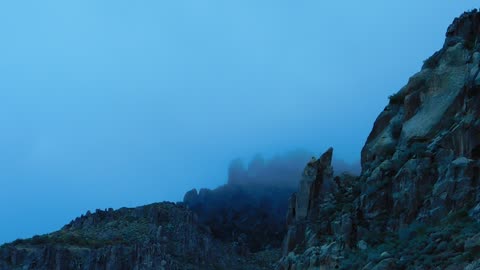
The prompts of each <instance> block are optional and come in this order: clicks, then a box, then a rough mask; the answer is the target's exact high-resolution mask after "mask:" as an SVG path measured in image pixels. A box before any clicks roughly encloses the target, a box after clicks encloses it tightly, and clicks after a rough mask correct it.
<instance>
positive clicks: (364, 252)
mask: <svg viewBox="0 0 480 270" xmlns="http://www.w3.org/2000/svg"><path fill="white" fill-rule="evenodd" d="M479 73H480V13H479V12H477V11H476V10H474V11H472V12H468V13H464V14H463V15H462V16H461V17H459V18H457V19H455V21H454V22H453V24H452V25H451V26H450V27H449V28H448V30H447V34H446V41H445V45H444V46H443V48H442V49H441V50H440V51H438V52H436V53H435V54H434V55H433V56H432V57H430V58H429V59H428V60H426V61H425V63H424V65H423V67H422V70H421V71H420V72H419V73H417V74H415V75H414V76H413V77H411V78H410V80H409V81H408V83H407V85H406V86H405V87H403V88H402V89H400V91H399V92H398V93H396V94H394V95H392V96H391V97H390V102H389V104H388V105H387V106H386V107H385V109H384V111H383V112H382V113H381V114H380V115H379V116H378V118H377V120H376V121H375V123H374V126H373V129H372V131H371V133H370V135H369V137H368V139H367V142H366V144H365V146H364V148H363V150H362V153H361V156H362V173H361V176H360V177H359V178H358V179H356V180H354V181H352V180H351V179H348V178H345V176H342V177H339V178H337V179H336V181H333V183H334V184H333V185H330V184H331V183H332V181H331V179H332V173H331V167H330V164H329V163H328V161H329V160H331V150H329V151H327V152H326V153H325V154H324V155H323V156H322V157H321V158H320V160H319V161H314V162H311V163H310V164H309V165H308V166H307V168H306V170H305V173H304V178H303V180H302V182H301V184H300V187H299V191H298V192H297V194H295V196H294V197H293V198H292V201H291V206H290V210H289V213H288V214H287V216H288V217H289V224H288V225H289V230H288V234H287V236H286V238H285V246H284V257H283V259H282V260H281V261H280V263H279V265H278V269H296V270H299V269H396V268H398V269H464V268H465V269H477V268H475V267H478V265H479V262H478V260H479V259H480V249H479V248H478V247H475V245H476V244H473V243H476V241H477V240H476V239H478V235H477V233H478V231H479V229H480V227H479V225H478V224H479V222H480V76H479ZM326 183H330V184H326ZM327 187H328V188H327ZM345 190H350V191H347V192H346V193H345ZM357 191H358V193H357ZM348 192H350V194H349V193H348ZM342 197H343V198H342ZM345 206H347V207H345ZM330 209H333V210H330ZM381 254H383V255H384V257H385V256H387V255H385V254H388V256H387V257H390V258H382V256H381ZM390 254H392V255H390ZM475 261H476V262H475ZM475 265H476V266H475Z"/></svg>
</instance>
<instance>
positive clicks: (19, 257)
mask: <svg viewBox="0 0 480 270" xmlns="http://www.w3.org/2000/svg"><path fill="white" fill-rule="evenodd" d="M479 37H480V12H478V10H472V11H470V12H465V13H464V14H462V15H461V16H460V17H458V18H456V19H455V20H454V21H453V23H452V24H451V25H450V26H449V27H448V29H447V32H446V38H445V43H444V46H443V47H442V48H441V49H440V50H439V51H437V52H436V53H434V54H433V55H432V56H431V57H430V58H428V59H427V60H426V61H425V62H424V64H423V67H422V69H421V71H420V72H418V73H417V74H415V75H413V76H412V77H411V78H410V79H409V81H408V83H407V84H406V85H405V86H404V87H403V88H401V89H400V90H399V91H398V92H397V93H395V94H394V95H392V96H391V97H390V99H389V103H388V105H387V106H386V107H385V109H384V110H383V111H382V112H381V113H380V115H379V116H378V118H377V119H376V121H375V122H374V125H373V127H372V131H371V133H370V134H369V136H368V138H367V141H366V143H365V145H364V147H363V149H362V151H361V166H362V172H361V174H360V176H352V175H348V174H341V175H335V174H334V171H333V167H332V159H333V154H334V151H333V149H328V150H327V151H326V152H325V153H324V154H323V155H321V156H320V157H319V158H318V159H312V160H311V161H310V162H308V164H307V165H306V167H305V169H304V171H303V174H302V175H301V177H300V183H299V185H298V188H297V192H295V193H294V194H293V195H292V196H291V198H290V200H289V201H288V204H287V211H286V212H287V213H286V223H287V224H286V234H285V236H284V237H283V242H282V244H281V246H280V247H272V246H269V245H268V244H269V243H264V244H265V245H262V246H261V248H260V249H259V250H255V251H254V252H252V249H251V246H249V241H248V239H249V237H250V238H251V237H255V236H256V235H257V234H258V233H259V232H255V231H249V230H246V231H242V233H240V234H238V235H237V234H235V235H232V237H230V235H229V234H230V233H231V232H232V231H233V232H236V230H232V231H228V234H227V235H228V240H226V239H227V238H225V239H219V238H218V237H214V234H213V233H212V228H213V227H212V226H213V225H212V224H214V223H215V222H213V223H208V222H204V221H203V220H202V217H203V215H205V214H204V213H203V212H201V211H200V210H198V209H196V208H195V207H194V205H195V204H196V203H197V202H198V196H199V194H198V193H197V192H192V193H187V195H186V199H185V202H184V203H178V204H174V203H159V204H152V205H147V206H143V207H137V208H122V209H119V210H116V211H114V210H113V209H107V210H106V211H101V210H99V211H97V212H95V213H93V214H92V213H87V214H86V215H84V216H82V217H79V218H77V219H76V220H74V221H72V222H71V223H69V224H68V225H66V226H64V227H63V228H62V229H61V230H60V231H57V232H54V233H51V234H47V235H44V236H37V237H34V238H32V239H27V240H18V241H15V242H13V243H10V244H6V245H3V246H2V247H1V248H0V270H7V269H39V270H44V269H45V270H46V269H108V270H113V269H138V270H140V269H144V270H149V269H172V270H176V269H192V270H194V269H198V270H200V269H247V270H248V269H251V270H255V269H276V270H313V269H323V270H329V269H362V270H370V269H371V270H382V269H448V270H456V269H459V270H460V269H463V270H474V269H480V120H479V119H480V78H479V74H480V41H479ZM194 193H195V194H194ZM248 209H252V208H248ZM229 214H230V213H229V212H228V211H224V209H223V210H221V211H219V212H214V214H213V215H212V217H213V218H216V217H217V215H227V216H228V215H229ZM240 214H242V213H240ZM243 214H244V215H245V217H253V220H255V219H256V217H257V215H259V214H258V213H256V212H254V213H251V212H249V213H243ZM249 215H250V216H249ZM214 220H215V219H214ZM221 220H222V222H223V223H221V224H222V225H221V226H219V228H220V229H221V228H222V226H223V224H226V225H229V226H230V225H232V226H233V228H234V229H235V228H240V227H242V226H244V224H248V222H250V221H248V222H243V223H242V222H241V221H242V216H240V219H235V218H231V219H228V218H227V219H224V218H223V217H222V219H221ZM235 226H237V227H235ZM252 226H253V224H252ZM267 228H268V227H267ZM262 230H265V229H262ZM265 239H270V238H268V237H267V238H265ZM264 241H270V240H264Z"/></svg>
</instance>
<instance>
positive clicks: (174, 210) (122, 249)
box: [0, 203, 278, 270]
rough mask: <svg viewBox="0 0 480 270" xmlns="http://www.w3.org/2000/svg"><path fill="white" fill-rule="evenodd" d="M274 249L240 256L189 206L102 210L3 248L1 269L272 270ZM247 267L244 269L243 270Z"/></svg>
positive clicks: (274, 257) (161, 204)
mask: <svg viewBox="0 0 480 270" xmlns="http://www.w3.org/2000/svg"><path fill="white" fill-rule="evenodd" d="M277 258H278V257H276V253H275V251H269V252H263V253H258V254H248V255H244V256H242V255H240V254H238V253H237V252H236V250H235V244H234V243H223V242H220V241H218V240H216V239H214V238H213V237H212V236H211V234H210V233H209V232H207V231H205V230H204V229H203V228H201V227H200V226H198V224H197V222H196V218H195V215H194V214H193V213H192V212H191V211H188V210H187V209H186V208H185V207H184V206H181V205H176V204H173V203H157V204H152V205H147V206H143V207H137V208H130V209H128V208H122V209H119V210H117V211H113V210H112V209H109V210H105V211H101V210H97V212H95V213H93V214H91V213H87V214H86V215H84V216H82V217H80V218H77V219H76V220H74V221H72V222H71V223H70V224H68V225H66V226H65V227H64V228H62V230H60V231H57V232H54V233H51V234H48V235H43V236H35V237H33V238H32V239H27V240H17V241H15V242H13V243H11V244H7V245H4V246H2V247H1V248H0V269H1V270H14V269H22V270H23V269H32V270H33V269H35V270H51V269H58V270H68V269H82V270H87V269H89V270H90V269H107V270H122V269H125V270H131V269H138V270H141V269H143V270H150V269H151V270H153V269H156V270H158V269H160V270H161V269H172V270H174V269H178V270H183V269H192V270H193V269H239V270H240V269H252V270H253V269H271V263H272V262H274V260H275V259H277ZM244 267H245V268H244Z"/></svg>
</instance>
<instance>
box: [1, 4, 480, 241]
mask: <svg viewBox="0 0 480 270" xmlns="http://www.w3.org/2000/svg"><path fill="white" fill-rule="evenodd" d="M472 8H474V5H473V4H472V1H467V0H462V1H439V0H424V1H413V0H408V1H384V0H381V1H380V0H376V1H318V0H315V1H314V0H302V1H285V0H275V1H273V0H261V1H259V0H231V1H223V0H175V1H155V0H143V1H126V0H104V1H98V0H82V1H78V0H77V1H75V0H74V1H61V0H58V1H52V0H44V1H36V0H24V1H2V2H1V3H0V38H1V42H0V244H1V243H3V242H7V241H12V240H14V239H17V238H25V237H31V236H33V235H35V234H43V233H47V232H51V231H54V230H57V229H59V228H61V226H63V225H64V224H66V223H68V222H69V221H70V220H72V219H73V218H75V217H76V216H79V215H81V214H82V213H85V212H86V211H87V210H94V209H97V208H100V209H104V208H108V207H113V208H119V207H122V206H129V207H132V206H138V205H143V204H148V203H152V202H158V201H165V200H168V201H180V200H182V198H183V194H184V193H185V192H186V191H188V190H190V189H191V188H194V187H195V188H199V187H209V188H213V187H216V186H218V185H221V184H223V183H225V181H226V178H227V169H228V164H229V163H230V161H231V160H232V159H235V158H238V157H240V158H245V159H248V158H250V157H252V156H254V155H255V154H257V153H262V154H263V155H265V156H267V157H268V156H272V155H275V154H279V153H280V154H281V153H284V152H287V151H292V150H295V149H305V150H308V151H312V152H314V153H317V154H318V155H320V154H321V153H322V152H323V151H325V150H326V149H327V148H328V147H329V146H333V147H334V148H335V153H334V154H335V156H336V157H337V158H339V159H343V160H345V161H348V162H355V161H358V160H359V159H360V150H361V148H362V146H363V144H364V142H365V140H366V137H367V136H368V133H369V132H370V130H371V128H372V126H373V121H374V120H375V118H376V117H377V115H378V114H379V113H380V112H381V111H382V110H383V108H384V107H385V105H386V104H387V102H388V99H387V97H388V96H389V95H390V94H392V93H394V92H396V91H398V90H399V89H400V88H401V87H402V86H403V85H404V84H405V83H406V82H407V80H408V78H409V77H410V76H411V75H413V74H414V73H415V72H417V71H419V70H420V68H421V65H422V62H423V60H425V59H426V58H427V57H428V56H430V55H431V54H433V53H434V52H435V51H436V50H438V49H440V48H441V46H442V44H443V40H444V35H445V31H446V28H447V27H448V25H449V24H450V23H451V21H452V20H453V18H454V17H456V16H458V15H460V14H461V13H462V12H463V11H466V10H469V9H472Z"/></svg>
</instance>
